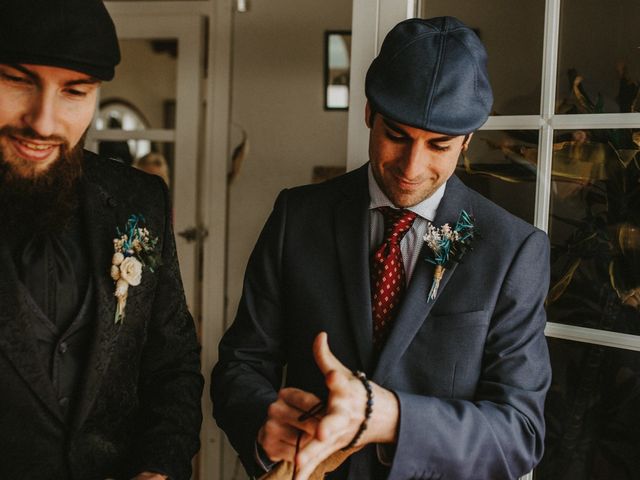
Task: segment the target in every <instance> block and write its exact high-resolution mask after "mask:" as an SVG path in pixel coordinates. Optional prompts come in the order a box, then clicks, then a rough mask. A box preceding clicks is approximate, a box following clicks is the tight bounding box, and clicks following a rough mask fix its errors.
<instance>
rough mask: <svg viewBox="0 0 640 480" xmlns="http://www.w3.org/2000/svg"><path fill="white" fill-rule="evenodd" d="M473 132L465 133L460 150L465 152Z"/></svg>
mask: <svg viewBox="0 0 640 480" xmlns="http://www.w3.org/2000/svg"><path fill="white" fill-rule="evenodd" d="M474 133H475V132H471V133H468V134H467V135H465V139H464V142H463V143H462V151H463V152H466V151H467V149H468V148H469V142H471V137H473V134H474Z"/></svg>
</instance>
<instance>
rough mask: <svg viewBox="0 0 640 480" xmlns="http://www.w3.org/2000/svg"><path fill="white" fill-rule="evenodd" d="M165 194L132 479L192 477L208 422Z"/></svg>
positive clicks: (178, 479)
mask: <svg viewBox="0 0 640 480" xmlns="http://www.w3.org/2000/svg"><path fill="white" fill-rule="evenodd" d="M158 183H159V184H162V188H163V191H164V205H165V216H164V218H165V225H164V234H163V238H162V265H161V266H160V267H159V268H158V270H157V272H158V275H159V278H158V284H157V290H156V294H155V300H154V303H153V307H152V308H153V311H152V315H151V319H150V320H149V325H148V328H147V338H146V342H145V345H144V350H143V352H142V358H141V369H140V379H139V384H138V388H139V399H140V400H139V401H140V405H139V411H140V416H139V423H138V425H137V426H136V427H137V430H136V432H137V435H136V437H135V441H134V442H135V443H134V448H133V449H132V455H131V459H132V460H131V472H130V473H131V475H132V476H133V475H136V474H138V473H140V472H142V471H145V470H148V471H152V472H157V473H163V474H165V475H168V476H169V477H170V478H171V479H172V480H183V479H184V480H187V479H189V478H190V477H191V460H192V458H193V456H194V455H195V454H196V453H197V451H198V449H199V446H200V440H199V433H200V425H201V423H202V412H201V395H202V387H203V379H202V375H201V374H200V347H199V344H198V341H197V338H196V333H195V328H194V323H193V319H192V317H191V314H190V313H189V311H188V310H187V305H186V301H185V297H184V291H183V287H182V280H181V278H180V270H179V266H178V258H177V254H176V246H175V239H174V236H173V229H172V226H171V205H170V200H169V193H168V190H167V188H166V186H165V185H164V183H163V182H162V180H160V179H159V178H158Z"/></svg>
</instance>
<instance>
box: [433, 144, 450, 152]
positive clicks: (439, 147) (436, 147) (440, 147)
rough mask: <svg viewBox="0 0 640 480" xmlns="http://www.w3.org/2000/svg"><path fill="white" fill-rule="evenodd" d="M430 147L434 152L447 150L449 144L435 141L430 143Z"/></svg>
mask: <svg viewBox="0 0 640 480" xmlns="http://www.w3.org/2000/svg"><path fill="white" fill-rule="evenodd" d="M431 148H432V149H433V150H435V151H436V152H446V151H447V150H449V145H438V144H437V143H432V144H431Z"/></svg>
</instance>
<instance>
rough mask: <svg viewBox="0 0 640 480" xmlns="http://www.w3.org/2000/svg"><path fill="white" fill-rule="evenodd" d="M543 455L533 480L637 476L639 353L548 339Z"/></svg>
mask: <svg viewBox="0 0 640 480" xmlns="http://www.w3.org/2000/svg"><path fill="white" fill-rule="evenodd" d="M548 342H549V352H550V354H551V365H552V368H553V383H552V385H551V389H550V390H549V394H548V396H547V403H546V409H545V417H546V424H547V433H546V441H545V454H544V457H543V459H542V462H541V463H540V465H539V466H538V468H537V469H536V470H535V472H534V478H535V479H536V480H613V479H615V480H632V479H637V478H638V474H639V472H640V435H639V432H640V352H634V351H629V350H620V349H616V348H608V347H602V346H598V345H590V344H587V343H580V342H572V341H568V340H558V339H554V338H549V339H548Z"/></svg>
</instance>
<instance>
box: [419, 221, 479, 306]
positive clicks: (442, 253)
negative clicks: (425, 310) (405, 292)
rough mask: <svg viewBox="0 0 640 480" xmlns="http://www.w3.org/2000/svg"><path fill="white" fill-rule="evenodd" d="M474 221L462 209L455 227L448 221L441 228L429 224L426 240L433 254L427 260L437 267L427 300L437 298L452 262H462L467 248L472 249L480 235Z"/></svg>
mask: <svg viewBox="0 0 640 480" xmlns="http://www.w3.org/2000/svg"><path fill="white" fill-rule="evenodd" d="M473 221H474V219H473V217H472V216H471V215H469V214H468V213H467V212H465V211H464V210H462V211H461V212H460V215H459V216H458V221H457V222H456V225H455V227H453V228H451V227H450V226H449V224H448V223H445V224H444V225H442V226H441V227H440V228H436V227H435V226H433V224H429V228H428V230H427V234H426V235H425V236H424V241H425V242H426V243H427V246H428V247H429V249H430V250H431V255H429V256H427V257H426V259H425V260H426V261H427V262H429V263H432V264H434V265H435V266H436V268H435V271H434V273H433V283H432V284H431V290H430V291H429V294H428V296H427V301H431V300H435V298H436V296H437V295H438V288H439V287H440V280H442V276H443V275H444V272H445V270H446V269H447V268H449V267H450V265H451V264H452V263H454V262H455V263H457V262H460V260H461V259H462V257H463V256H464V254H465V253H466V252H467V250H470V249H471V243H472V241H473V238H474V236H476V235H478V232H477V228H476V226H475V225H474V223H473Z"/></svg>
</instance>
